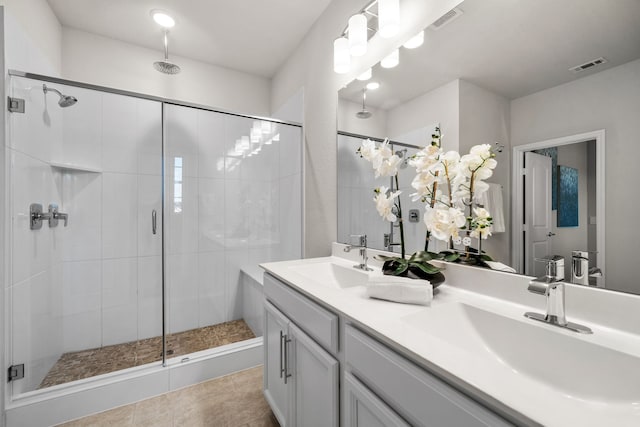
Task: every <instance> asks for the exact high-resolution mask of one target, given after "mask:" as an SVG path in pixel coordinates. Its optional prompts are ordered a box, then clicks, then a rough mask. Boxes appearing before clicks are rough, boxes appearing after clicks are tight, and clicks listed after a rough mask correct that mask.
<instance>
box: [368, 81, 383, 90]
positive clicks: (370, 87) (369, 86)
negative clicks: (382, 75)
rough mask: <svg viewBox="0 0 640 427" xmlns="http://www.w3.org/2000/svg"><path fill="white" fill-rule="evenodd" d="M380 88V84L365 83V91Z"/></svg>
mask: <svg viewBox="0 0 640 427" xmlns="http://www.w3.org/2000/svg"><path fill="white" fill-rule="evenodd" d="M379 87H380V83H378V82H369V83H367V89H369V90H376V89H378V88H379Z"/></svg>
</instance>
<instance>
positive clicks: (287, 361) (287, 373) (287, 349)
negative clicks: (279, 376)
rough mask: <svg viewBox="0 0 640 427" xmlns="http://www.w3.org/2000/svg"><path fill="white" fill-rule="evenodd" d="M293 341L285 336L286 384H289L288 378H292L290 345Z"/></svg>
mask: <svg viewBox="0 0 640 427" xmlns="http://www.w3.org/2000/svg"><path fill="white" fill-rule="evenodd" d="M290 342H291V340H290V339H289V338H288V335H286V334H285V335H284V383H285V384H286V383H287V378H289V377H291V374H290V373H289V346H288V345H287V344H289V343H290Z"/></svg>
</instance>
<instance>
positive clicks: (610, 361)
mask: <svg viewBox="0 0 640 427" xmlns="http://www.w3.org/2000/svg"><path fill="white" fill-rule="evenodd" d="M402 320H403V322H404V323H406V324H408V325H409V326H411V327H416V328H420V329H427V328H428V331H429V333H430V334H433V335H436V336H438V338H440V339H441V340H443V341H446V342H449V343H450V344H453V345H455V346H457V347H461V348H463V349H465V350H466V351H469V352H473V353H474V354H476V355H477V357H482V358H483V359H489V360H492V361H494V362H497V363H500V364H503V365H505V366H506V367H507V368H508V369H509V370H510V371H511V372H512V373H513V374H515V375H524V376H527V377H529V378H532V379H534V380H536V381H539V382H542V383H544V384H547V385H549V386H550V387H553V388H555V389H558V390H561V391H562V392H563V393H564V394H565V395H566V396H567V397H570V398H575V399H582V400H588V401H592V402H606V403H619V404H634V403H636V404H637V402H640V358H639V357H635V356H632V355H629V354H626V353H622V352H619V351H617V350H614V349H611V348H608V347H604V346H601V345H599V344H595V343H592V342H588V341H587V340H585V339H581V338H579V337H577V336H572V335H571V334H570V333H568V332H567V331H562V330H556V329H555V328H551V327H549V326H546V325H543V324H539V323H537V322H533V321H530V320H527V319H526V318H524V316H523V318H522V320H520V319H513V318H511V317H506V316H502V315H499V314H495V313H492V312H489V311H486V310H483V309H480V308H477V307H473V306H470V305H467V304H462V303H448V304H443V305H440V306H437V307H436V306H434V307H432V308H431V309H429V310H424V311H421V312H419V313H415V314H411V315H408V316H405V317H404V318H403V319H402ZM590 337H593V335H591V336H590Z"/></svg>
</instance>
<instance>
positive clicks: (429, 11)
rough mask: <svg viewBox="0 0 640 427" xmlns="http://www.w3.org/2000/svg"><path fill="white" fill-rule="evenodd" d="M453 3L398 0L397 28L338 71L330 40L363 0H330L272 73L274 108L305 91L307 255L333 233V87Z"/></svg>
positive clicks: (324, 246)
mask: <svg viewBox="0 0 640 427" xmlns="http://www.w3.org/2000/svg"><path fill="white" fill-rule="evenodd" d="M458 3H460V2H459V1H457V0H442V1H439V2H437V3H425V2H424V1H422V0H405V1H403V2H402V8H403V12H402V17H401V20H402V25H401V28H402V30H401V32H400V33H399V34H398V35H397V36H396V37H394V38H392V39H388V40H382V39H380V38H379V37H378V36H374V37H373V38H372V40H371V43H370V46H369V47H370V48H369V51H368V53H367V54H366V55H365V56H364V57H362V58H359V59H358V60H354V61H353V64H352V71H351V72H349V73H348V74H347V75H338V74H335V73H334V72H333V40H334V39H335V38H336V37H338V36H339V35H340V33H341V31H342V30H343V29H344V26H345V25H346V23H347V20H348V19H349V16H351V15H352V14H353V13H355V12H357V11H358V10H359V9H360V8H361V7H362V2H361V1H358V0H340V1H333V2H332V3H331V4H329V6H327V8H326V9H325V11H324V13H323V14H322V15H321V16H320V18H319V19H318V20H317V21H316V22H315V24H314V25H313V27H312V28H311V30H310V31H309V32H308V33H307V35H306V36H305V38H304V40H303V41H302V42H301V43H300V45H299V46H298V48H297V49H296V51H295V52H294V53H293V54H292V55H291V56H290V57H289V59H288V60H287V62H286V63H285V64H284V65H283V66H282V67H281V68H280V70H278V72H277V74H276V75H275V76H274V78H273V84H272V91H271V106H272V108H271V109H272V110H273V111H276V110H278V108H279V106H280V105H282V104H284V103H285V101H286V100H287V99H289V98H290V97H291V96H292V94H294V93H295V92H297V91H298V90H299V89H300V88H304V91H305V92H304V93H305V96H304V114H305V120H304V123H305V128H304V143H305V159H304V162H305V165H304V170H305V214H304V216H305V253H304V254H305V256H306V257H313V256H323V255H327V254H329V253H330V243H331V242H332V241H334V240H335V239H336V236H337V220H336V218H337V214H336V212H337V208H336V204H337V189H336V187H337V186H336V142H335V141H336V114H337V104H338V97H337V92H338V90H339V89H340V88H341V87H343V86H344V85H345V84H346V83H348V82H349V81H350V80H352V79H354V78H355V77H356V76H358V75H359V74H361V73H362V72H363V71H365V69H367V68H369V67H371V66H372V65H374V64H375V63H376V62H378V61H379V60H380V59H381V58H383V57H384V56H385V54H387V53H388V52H389V51H391V50H392V49H394V48H396V47H398V46H400V45H401V44H402V43H403V42H404V41H405V40H407V39H408V38H409V37H411V36H413V35H414V34H416V33H417V32H418V31H419V30H422V29H423V28H425V27H427V26H428V25H430V24H431V23H432V22H433V21H435V20H436V19H437V18H439V17H440V16H442V15H443V14H444V13H445V12H447V11H449V10H451V9H452V8H453V7H455V6H456V5H457V4H458Z"/></svg>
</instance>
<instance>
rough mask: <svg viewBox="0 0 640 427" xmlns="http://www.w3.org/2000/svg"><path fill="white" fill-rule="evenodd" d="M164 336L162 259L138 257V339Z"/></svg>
mask: <svg viewBox="0 0 640 427" xmlns="http://www.w3.org/2000/svg"><path fill="white" fill-rule="evenodd" d="M161 335H162V258H161V257H160V256H151V257H138V339H145V338H150V337H159V336H161Z"/></svg>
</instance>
